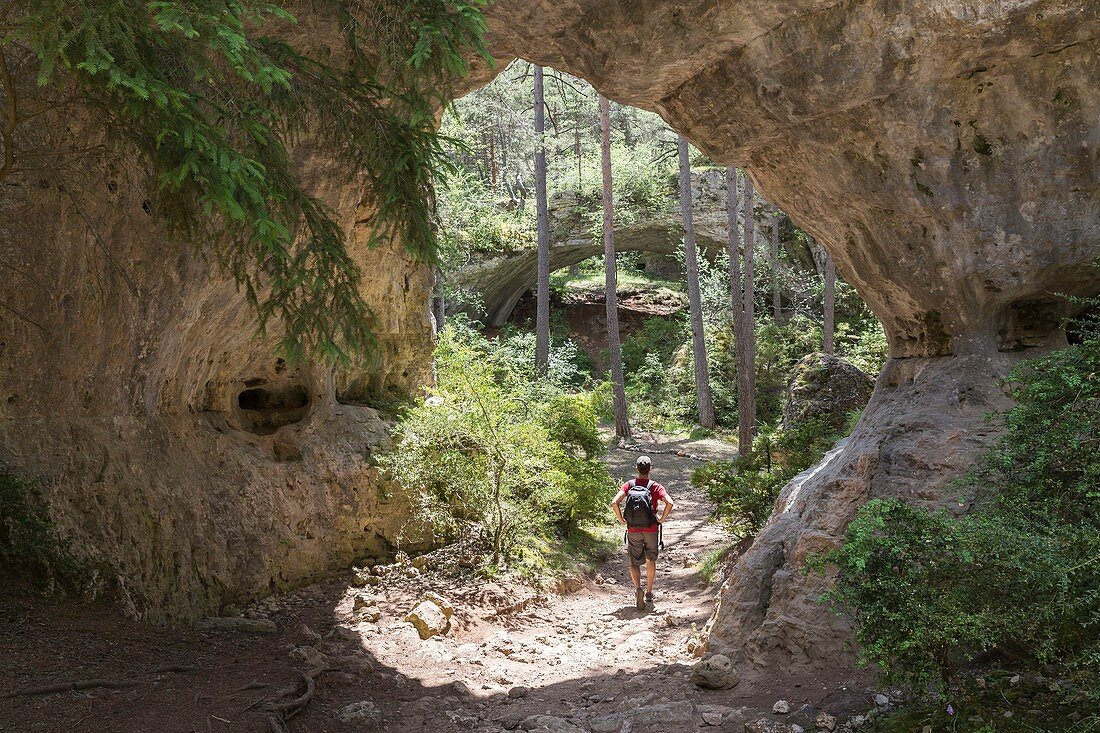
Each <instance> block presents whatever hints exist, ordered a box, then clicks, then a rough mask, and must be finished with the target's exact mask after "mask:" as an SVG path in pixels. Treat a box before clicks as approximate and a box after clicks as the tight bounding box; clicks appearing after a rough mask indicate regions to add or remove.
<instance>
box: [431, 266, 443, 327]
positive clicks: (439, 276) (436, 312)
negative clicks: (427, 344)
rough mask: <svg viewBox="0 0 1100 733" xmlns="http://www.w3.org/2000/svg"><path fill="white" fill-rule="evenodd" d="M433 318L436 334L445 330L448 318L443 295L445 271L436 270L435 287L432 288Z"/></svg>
mask: <svg viewBox="0 0 1100 733" xmlns="http://www.w3.org/2000/svg"><path fill="white" fill-rule="evenodd" d="M432 316H433V317H434V318H435V332H436V333H439V332H440V331H442V330H443V326H444V325H445V323H446V318H447V301H446V298H445V297H444V295H443V270H441V269H439V268H436V271H435V285H434V286H433V287H432Z"/></svg>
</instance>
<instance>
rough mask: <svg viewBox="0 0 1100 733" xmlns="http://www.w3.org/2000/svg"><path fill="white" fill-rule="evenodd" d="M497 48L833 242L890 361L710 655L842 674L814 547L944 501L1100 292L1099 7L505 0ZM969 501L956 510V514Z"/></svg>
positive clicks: (794, 499) (727, 598)
mask: <svg viewBox="0 0 1100 733" xmlns="http://www.w3.org/2000/svg"><path fill="white" fill-rule="evenodd" d="M490 18H491V24H490V40H491V48H492V50H493V52H494V54H496V55H498V56H501V57H508V56H521V57H523V58H526V59H529V60H531V61H534V62H536V63H540V64H544V65H548V66H553V67H555V68H560V69H563V70H566V71H568V72H570V73H573V74H576V75H578V76H582V77H584V78H586V79H587V80H588V81H590V82H591V83H593V85H595V86H596V87H597V88H598V89H600V91H601V92H603V93H604V94H606V95H607V96H609V97H611V98H612V99H615V100H617V101H619V102H623V103H627V104H633V105H636V106H639V107H644V108H647V109H651V110H654V111H657V112H659V113H660V114H661V115H662V116H664V118H665V119H666V120H667V121H668V122H669V123H670V124H671V125H672V126H673V127H674V128H675V129H676V130H677V131H678V132H680V133H682V134H684V135H685V136H687V137H688V138H689V139H690V140H691V141H692V143H694V144H695V145H696V146H697V147H699V148H700V149H702V150H703V151H704V152H706V153H707V154H708V155H710V156H711V157H712V158H713V159H715V160H716V161H719V162H722V163H726V164H735V165H738V166H740V167H743V168H745V169H747V170H748V172H749V173H750V175H751V176H752V178H753V180H754V181H755V183H756V185H757V187H758V188H759V189H760V192H761V193H762V195H764V196H765V197H766V198H767V199H768V200H770V201H773V202H774V203H775V204H776V205H778V206H779V207H780V208H782V209H783V210H784V211H785V212H787V213H788V214H789V215H790V216H791V218H792V219H793V221H794V222H795V223H796V224H797V225H798V226H800V227H801V228H802V229H804V230H805V231H807V232H809V233H810V234H812V235H813V236H814V237H815V238H816V239H817V241H818V242H820V243H821V244H822V245H823V246H825V247H826V248H827V249H828V251H829V252H830V253H831V254H832V256H833V257H834V258H835V260H836V262H837V268H838V271H839V273H840V274H841V276H842V277H843V278H844V279H845V280H846V281H847V282H849V283H852V284H853V285H854V286H855V287H856V288H857V289H858V290H859V292H860V294H861V295H862V296H863V298H864V299H865V300H866V301H867V303H868V304H869V305H870V307H871V308H872V310H873V311H874V312H875V314H876V315H877V316H878V318H879V319H880V320H881V321H882V323H883V326H884V328H885V331H886V334H887V337H888V339H889V342H890V353H891V359H890V361H889V362H888V363H887V365H886V367H885V369H884V370H883V372H882V374H881V375H880V377H879V380H878V382H877V384H876V387H875V392H874V395H873V397H872V399H871V402H870V404H869V405H868V407H867V409H866V410H865V412H864V414H863V418H862V420H861V422H860V424H859V425H858V426H857V428H856V430H855V432H854V433H853V435H852V436H851V437H850V438H849V439H848V440H847V441H846V442H845V443H844V444H843V445H842V446H840V447H839V448H838V449H837V450H835V451H834V452H833V453H832V454H830V456H829V458H828V459H827V461H826V462H824V463H823V464H821V465H819V466H817V467H815V468H814V469H811V471H808V472H807V473H806V474H804V475H802V476H800V477H798V478H797V479H795V480H794V481H792V483H791V484H790V485H788V486H787V487H786V488H785V489H784V491H783V493H782V495H781V496H780V499H779V501H778V502H777V505H776V509H775V513H774V514H773V516H772V518H771V520H770V521H769V523H768V525H767V527H766V528H765V529H764V530H763V532H762V533H761V535H760V536H759V537H758V538H757V540H756V541H755V543H754V544H753V546H752V548H751V549H750V550H749V551H748V552H747V553H745V555H744V556H742V558H741V559H740V560H739V562H738V564H737V566H736V568H735V569H734V571H733V575H732V577H731V579H730V581H729V583H728V584H727V585H726V587H724V589H723V591H722V594H721V603H720V605H719V607H718V609H717V610H716V612H715V615H714V617H713V618H712V619H711V622H710V624H709V625H708V631H709V642H708V646H709V649H710V650H712V651H723V652H725V653H728V654H729V655H730V656H731V658H733V659H734V660H735V662H736V663H737V665H738V667H739V670H740V672H741V673H742V675H743V676H744V677H745V678H746V679H751V678H752V677H754V676H756V675H759V674H775V673H776V672H777V671H782V672H787V671H790V672H796V671H798V670H799V669H814V670H817V671H822V670H826V671H828V670H832V671H835V672H836V673H837V674H843V673H844V670H846V669H850V667H851V664H852V663H853V661H854V648H853V643H854V642H853V640H852V637H851V631H850V629H849V628H848V626H847V622H846V620H845V619H844V618H843V617H838V616H833V615H831V614H829V613H828V612H827V611H826V610H825V609H824V608H823V607H822V606H821V605H820V603H818V600H817V599H818V597H819V595H820V591H821V590H822V588H823V583H824V581H823V580H822V579H820V578H819V577H816V576H813V575H806V574H805V573H804V570H805V559H806V557H807V555H808V554H810V553H812V552H815V551H819V550H822V549H826V548H828V547H832V546H835V545H836V544H837V543H838V542H839V539H840V537H842V535H843V531H844V528H845V526H846V525H847V523H848V521H849V520H850V519H851V517H852V516H853V514H854V513H855V511H856V509H857V508H858V507H859V506H860V505H862V504H863V503H865V502H866V501H867V500H868V499H870V498H873V497H899V498H902V499H904V500H906V501H912V502H918V503H922V504H925V505H930V506H946V507H950V508H953V509H955V510H960V508H959V507H957V506H954V505H953V499H954V495H953V494H952V493H951V492H950V491H949V490H948V488H947V486H948V484H949V482H950V481H951V480H952V479H953V478H955V477H957V476H959V475H960V474H962V473H964V472H965V471H966V469H967V467H968V466H969V465H971V463H972V461H973V460H974V459H975V457H976V456H977V455H978V454H979V453H980V452H981V451H982V450H983V449H984V447H985V446H987V445H989V444H990V442H991V441H992V440H993V439H994V438H995V435H994V434H993V433H992V432H991V431H990V429H989V427H988V425H987V423H986V422H985V419H984V415H985V413H987V412H989V411H991V410H997V409H1003V408H1005V407H1007V406H1008V401H1007V398H1006V397H1005V395H1004V392H1003V389H1002V388H1001V387H1000V385H999V379H1000V378H1001V377H1002V376H1003V375H1004V374H1005V373H1006V371H1007V370H1008V369H1009V368H1011V366H1012V365H1013V364H1014V363H1016V362H1018V361H1019V360H1020V359H1024V358H1027V357H1028V356H1030V355H1033V354H1036V353H1040V352H1041V351H1043V350H1044V349H1049V348H1051V347H1055V346H1057V345H1059V344H1062V343H1064V334H1063V333H1062V331H1061V324H1062V319H1063V317H1064V316H1065V315H1067V314H1068V313H1069V312H1071V310H1072V308H1073V307H1074V306H1072V305H1070V304H1068V303H1067V301H1066V300H1064V299H1063V298H1061V297H1060V295H1061V294H1072V295H1090V294H1095V293H1096V292H1098V291H1100V270H1098V269H1096V268H1095V267H1091V266H1090V265H1091V263H1093V262H1094V261H1095V260H1096V259H1097V258H1098V257H1100V89H1098V87H1097V85H1096V83H1095V80H1096V79H1097V78H1100V63H1098V53H1097V51H1098V48H1100V3H1097V2H1095V0H1068V1H1066V0H1018V1H1016V2H1012V3H995V2H987V1H986V0H974V1H962V0H936V1H934V2H930V1H928V0H842V1H841V2H823V1H822V0H797V1H796V2H791V3H776V2H771V1H770V0H748V1H747V2H742V3H719V2H714V0H679V1H677V2H655V1H647V2H631V1H629V0H573V1H572V2H568V3H552V2H547V1H540V2H524V1H522V0H501V1H500V2H497V3H496V4H495V5H494V6H493V8H492V9H491V10H490ZM961 509H963V510H964V509H965V507H962V508H961Z"/></svg>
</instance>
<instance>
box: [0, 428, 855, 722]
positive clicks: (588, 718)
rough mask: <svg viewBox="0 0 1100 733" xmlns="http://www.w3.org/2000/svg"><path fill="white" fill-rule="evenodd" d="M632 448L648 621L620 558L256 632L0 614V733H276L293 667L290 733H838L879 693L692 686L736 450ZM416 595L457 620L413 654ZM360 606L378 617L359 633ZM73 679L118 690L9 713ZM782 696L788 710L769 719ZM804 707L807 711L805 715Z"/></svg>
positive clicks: (285, 617)
mask: <svg viewBox="0 0 1100 733" xmlns="http://www.w3.org/2000/svg"><path fill="white" fill-rule="evenodd" d="M638 443H639V446H638V448H637V450H626V449H618V448H616V449H612V450H611V451H609V455H608V463H609V465H610V467H611V470H612V474H613V475H614V476H616V477H617V478H624V479H625V478H627V477H628V476H629V475H631V473H632V468H633V464H634V461H635V458H636V456H637V455H638V453H639V452H642V451H646V452H650V453H651V454H652V457H653V461H654V473H653V477H654V478H655V479H656V480H658V481H660V482H662V483H664V484H665V485H666V486H667V487H668V489H669V491H670V492H671V494H672V495H673V497H674V498H675V500H676V503H677V510H676V511H675V513H674V514H673V516H672V518H671V521H669V522H668V524H667V527H666V530H665V536H664V539H665V544H666V549H665V550H664V551H663V553H662V555H661V558H660V560H659V562H658V579H657V584H656V594H655V598H654V602H653V603H652V604H650V605H649V606H648V607H647V608H646V610H645V611H638V610H637V609H636V608H635V605H634V596H633V592H632V586H631V582H630V578H629V574H628V572H627V568H626V563H625V555H624V553H623V552H621V551H616V552H614V553H613V554H612V555H611V556H610V557H607V558H606V559H604V560H603V561H602V562H600V563H599V564H598V565H597V566H596V567H594V568H591V569H590V570H589V571H588V572H587V573H586V574H584V575H583V576H582V575H578V576H577V577H573V578H567V579H565V580H564V581H562V582H559V583H558V585H557V590H556V592H549V591H541V592H540V591H536V590H534V589H532V588H531V587H530V586H529V585H525V584H521V583H518V582H513V581H506V580H501V579H492V578H488V579H487V578H483V577H480V576H479V575H478V574H477V573H476V572H474V571H472V570H469V569H467V570H461V569H458V568H456V567H454V566H452V565H449V564H448V563H447V562H444V561H442V560H440V561H439V563H438V567H433V564H432V563H429V564H428V565H426V566H424V567H423V570H422V571H420V570H417V571H413V570H410V569H409V568H408V567H404V566H401V567H399V568H398V569H395V570H394V571H393V572H389V573H387V574H385V575H381V576H377V577H379V580H375V581H371V584H369V585H367V586H366V587H360V585H359V582H358V581H354V579H349V578H343V579H333V580H329V581H325V582H321V583H318V584H315V585H312V586H309V587H307V588H303V589H300V590H297V591H295V592H293V593H289V594H284V595H281V596H277V597H272V598H270V599H267V600H265V601H261V602H259V603H257V604H254V605H253V606H252V607H250V608H249V609H246V611H245V614H246V615H248V616H251V617H253V618H254V619H261V620H260V621H259V623H261V624H264V625H266V626H268V628H269V630H268V631H267V632H266V633H249V632H244V631H197V630H180V629H162V628H156V627H152V626H147V625H144V624H140V623H135V622H132V621H129V620H127V619H124V618H123V617H121V616H120V615H119V614H118V613H117V612H116V611H114V610H113V609H111V608H110V607H107V606H105V605H91V606H89V605H80V604H76V603H68V602H66V603H46V602H44V601H42V600H40V599H30V598H25V597H22V598H18V597H17V598H8V599H5V600H0V731H20V732H22V731H28V732H30V731H66V732H71V731H97V732H98V731H103V732H104V733H107V732H116V731H117V732H118V733H136V732H138V731H149V732H150V733H152V732H154V731H155V732H157V733H160V732H175V731H179V732H180V733H210V732H216V731H245V732H248V731H269V730H272V728H271V724H270V722H269V715H270V714H269V713H268V712H267V711H265V709H264V708H265V701H267V700H269V699H271V698H273V697H277V691H279V690H280V689H285V690H288V691H289V690H291V689H295V688H296V689H295V692H294V693H292V694H288V695H286V696H284V698H283V699H288V698H291V697H295V696H300V693H301V692H302V691H304V689H305V685H304V683H302V682H301V681H300V680H302V676H301V672H300V671H299V670H301V671H305V670H312V671H313V672H314V679H315V689H314V691H313V692H312V694H311V696H310V697H309V699H308V702H306V703H305V704H304V705H303V706H302V707H301V710H300V712H299V713H298V714H296V715H295V716H294V717H292V718H290V720H289V724H288V725H289V730H291V731H295V732H304V731H310V732H316V733H320V732H322V731H333V732H334V733H337V732H340V731H368V730H379V731H392V732H394V733H403V732H405V731H408V732H409V733H412V732H413V731H440V732H441V733H442V732H447V731H480V732H484V733H489V732H494V733H495V732H496V731H502V730H511V729H522V730H539V731H555V732H558V733H570V732H573V731H576V732H578V733H580V732H582V731H585V732H587V731H594V732H595V733H601V732H603V733H620V732H621V731H627V730H629V731H632V732H633V733H643V732H645V731H654V732H656V731H677V733H681V732H682V731H693V730H703V729H707V730H715V731H736V732H737V733H742V731H744V730H745V723H746V722H749V723H753V721H757V720H758V719H760V718H767V719H768V721H767V722H768V723H769V724H772V725H774V726H776V727H774V728H758V727H756V726H753V728H752V729H753V730H761V731H763V730H769V731H770V730H775V731H790V730H792V727H791V726H792V724H801V725H802V727H804V728H805V729H806V730H813V729H814V724H813V721H812V719H810V717H809V716H812V715H814V714H816V712H817V709H826V710H828V711H829V712H830V713H832V714H833V715H834V716H836V717H837V718H839V719H841V720H843V717H842V716H850V715H852V714H855V713H858V712H861V711H864V710H867V709H868V708H871V707H874V702H873V695H874V692H873V691H871V690H869V689H867V688H866V687H863V686H860V687H859V689H853V688H851V687H850V686H849V685H851V682H852V681H851V680H844V681H837V680H828V679H815V678H812V677H811V678H805V677H804V678H794V677H790V676H788V675H787V674H786V673H785V671H783V670H776V674H775V675H774V677H773V679H772V681H771V683H770V684H769V685H768V686H767V687H762V686H759V685H756V686H750V685H749V684H748V683H741V684H739V685H737V686H736V687H734V688H733V689H730V690H721V691H719V690H703V689H700V688H698V687H696V686H695V685H694V684H692V682H691V679H690V677H691V666H692V664H694V662H695V661H696V657H695V656H694V655H693V654H692V652H691V649H692V647H693V642H694V641H695V639H696V638H697V630H698V629H701V628H702V626H703V625H704V624H705V622H706V620H707V619H708V618H709V616H710V614H711V611H712V609H713V605H714V601H715V597H716V595H717V593H718V590H719V588H718V585H717V584H715V585H708V584H707V583H706V581H705V580H704V579H703V578H702V576H701V575H700V572H699V561H700V560H701V559H702V558H703V556H704V555H706V553H708V552H709V551H712V550H714V549H716V548H723V547H733V542H732V538H731V537H730V536H729V535H728V534H727V533H726V532H725V530H724V529H723V528H722V527H721V526H720V525H718V524H716V523H714V522H712V521H710V511H711V507H710V506H709V505H708V504H707V503H706V501H705V499H704V497H703V496H702V495H701V494H700V493H699V492H697V491H696V490H695V489H693V488H692V487H691V485H690V482H689V477H690V473H691V470H692V469H693V468H695V467H696V466H698V465H700V461H701V460H710V459H715V458H719V457H728V456H729V455H730V451H731V449H730V447H729V446H727V445H725V444H724V443H721V442H720V441H716V440H699V441H688V440H686V439H681V440H677V439H672V438H663V437H660V436H640V437H639V439H638ZM680 454H682V455H680ZM735 553H736V550H735V549H734V550H731V559H732V556H733V555H734V554H735ZM428 557H429V558H430V557H431V556H428ZM440 557H443V556H442V555H441V556H440ZM409 567H411V566H409ZM398 570H400V572H398ZM428 592H432V593H435V594H437V595H438V596H440V597H442V598H444V599H446V601H448V602H449V603H450V604H452V605H453V607H454V614H453V617H452V618H451V627H450V629H449V630H448V631H447V633H445V634H442V635H438V636H433V637H431V638H429V639H426V640H422V639H421V638H420V635H419V634H418V633H417V631H416V629H415V628H414V627H413V625H412V624H410V623H408V622H405V621H404V620H403V619H404V617H405V615H406V614H407V613H408V612H409V611H410V610H411V609H412V608H413V607H414V606H416V604H417V602H418V601H419V600H420V599H421V598H422V597H423V596H424V594H425V593H428ZM356 596H361V599H360V601H359V603H360V605H362V604H363V603H364V602H367V601H369V602H370V603H371V605H376V607H377V609H378V612H380V616H381V617H380V618H379V619H378V620H377V621H375V622H371V621H359V622H356V621H355V620H354V617H353V605H354V604H355V598H356ZM263 619H266V620H269V621H270V622H273V627H272V626H271V625H270V624H268V623H267V621H265V620H263ZM317 670H321V671H319V672H318V671H317ZM78 680H93V681H94V680H99V681H103V682H107V683H110V684H109V685H108V686H102V685H100V686H90V687H89V688H88V689H81V690H67V691H62V692H55V693H51V694H34V695H24V694H17V695H15V696H13V697H10V698H9V699H4V695H5V693H8V692H12V691H15V692H18V691H26V690H28V689H30V688H34V687H40V686H46V685H55V684H58V683H68V682H75V681H78ZM779 699H784V700H787V701H788V702H789V703H790V709H791V711H792V712H791V714H789V715H785V716H780V715H776V714H774V713H772V706H773V704H774V703H775V702H776V701H777V700H779ZM803 705H810V706H813V707H812V708H806V709H805V710H804V711H803V712H802V713H801V715H800V714H799V713H798V712H797V711H799V709H800V708H801V707H802V706H803ZM802 718H806V719H805V720H803V719H802ZM795 729H796V728H795Z"/></svg>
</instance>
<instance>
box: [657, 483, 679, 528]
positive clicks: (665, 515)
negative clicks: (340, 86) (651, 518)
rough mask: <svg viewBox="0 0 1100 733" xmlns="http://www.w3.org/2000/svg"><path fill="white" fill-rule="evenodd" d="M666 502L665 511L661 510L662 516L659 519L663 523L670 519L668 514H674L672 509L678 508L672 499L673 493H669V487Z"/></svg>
mask: <svg viewBox="0 0 1100 733" xmlns="http://www.w3.org/2000/svg"><path fill="white" fill-rule="evenodd" d="M664 503H665V508H664V511H662V512H661V518H660V519H658V520H657V521H658V522H661V523H664V521H665V520H666V519H668V515H669V514H672V510H673V509H675V508H676V502H674V501H673V500H672V495H671V494H669V493H668V489H665V497H664Z"/></svg>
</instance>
